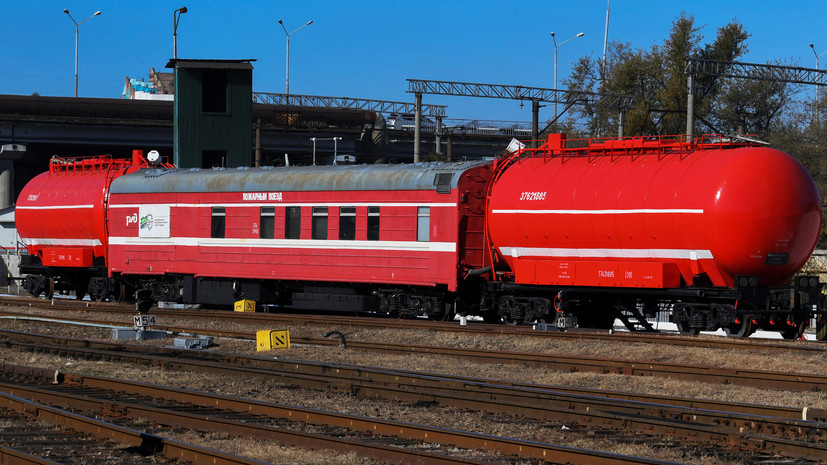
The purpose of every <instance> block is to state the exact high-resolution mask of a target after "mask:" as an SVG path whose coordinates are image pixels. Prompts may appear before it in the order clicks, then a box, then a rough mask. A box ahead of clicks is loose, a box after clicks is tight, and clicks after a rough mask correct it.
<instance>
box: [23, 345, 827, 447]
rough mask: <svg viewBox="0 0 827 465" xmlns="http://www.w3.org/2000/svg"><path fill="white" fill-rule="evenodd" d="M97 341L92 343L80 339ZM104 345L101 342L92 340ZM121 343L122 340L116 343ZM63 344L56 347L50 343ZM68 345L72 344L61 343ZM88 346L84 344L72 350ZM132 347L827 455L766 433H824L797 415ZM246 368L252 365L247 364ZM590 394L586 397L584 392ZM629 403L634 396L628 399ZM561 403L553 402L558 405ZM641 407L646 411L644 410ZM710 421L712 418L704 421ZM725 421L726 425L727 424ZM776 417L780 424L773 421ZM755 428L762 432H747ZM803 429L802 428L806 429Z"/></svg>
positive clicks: (217, 367)
mask: <svg viewBox="0 0 827 465" xmlns="http://www.w3.org/2000/svg"><path fill="white" fill-rule="evenodd" d="M79 342H81V343H89V342H88V341H79ZM91 344H93V345H98V346H99V345H101V344H100V343H91ZM43 346H44V342H42V341H41V342H38V343H35V344H32V346H31V347H32V349H33V350H37V349H41V348H42V347H43ZM113 346H117V345H114V344H113ZM143 349H148V350H149V351H150V352H153V353H159V352H160V351H159V349H157V348H149V347H145V348H143ZM48 350H55V349H48ZM59 350H65V349H59ZM72 350H81V349H72ZM82 350H83V351H85V352H87V353H89V354H91V355H95V354H96V353H97V354H101V356H104V355H103V354H105V353H106V351H103V350H98V349H82ZM128 350H130V349H129V348H127V347H123V346H121V347H120V348H119V349H118V352H119V354H118V356H119V357H127V359H129V360H132V361H136V362H137V361H139V360H140V361H143V362H146V361H148V360H150V359H153V358H154V359H155V362H156V363H161V364H164V366H167V367H168V368H171V369H175V368H181V369H203V370H205V371H210V372H212V373H214V374H225V373H226V374H231V373H232V374H240V373H242V372H243V373H244V374H245V375H247V376H249V375H260V376H266V377H268V378H269V379H272V377H273V376H274V375H276V374H279V375H281V376H283V377H284V378H285V380H286V382H287V383H288V384H294V385H300V386H307V387H311V388H321V389H332V388H336V389H338V390H342V389H347V390H350V391H352V392H359V393H360V394H364V395H368V396H370V395H374V396H378V397H384V398H392V399H400V400H405V401H410V402H417V401H432V402H439V403H441V404H448V405H454V406H457V407H460V408H468V409H474V410H479V409H483V410H489V411H495V412H502V413H507V414H510V415H522V416H526V417H529V418H538V419H554V420H556V421H567V422H568V421H570V422H575V423H578V424H599V425H604V426H611V427H614V428H617V429H630V430H633V431H641V432H647V433H648V432H656V433H658V434H661V435H671V436H680V437H685V438H687V439H699V438H700V439H703V440H705V441H707V442H710V443H714V444H721V443H724V444H737V445H738V446H739V447H741V448H746V449H760V450H762V451H769V452H772V453H784V454H789V455H793V456H797V457H811V456H818V455H820V454H827V446H821V445H812V444H810V443H807V442H804V441H794V440H789V439H785V438H779V437H770V436H764V435H761V434H760V433H764V432H770V433H773V432H774V433H775V434H779V432H780V434H782V435H784V434H789V433H790V432H793V433H795V432H796V431H799V430H800V431H802V432H803V433H804V434H809V435H811V436H813V437H822V436H823V430H824V425H823V424H815V423H813V422H804V421H802V422H796V421H794V420H789V419H763V418H758V417H755V416H746V418H744V416H741V417H739V416H737V415H729V416H723V418H721V417H722V415H721V414H720V412H711V413H707V412H703V411H699V410H696V409H685V410H684V411H683V412H677V413H676V412H674V410H676V409H678V408H677V407H673V406H664V405H651V406H647V405H644V404H643V403H637V404H638V405H627V406H626V408H625V411H624V409H623V408H621V407H620V406H619V404H620V403H621V401H618V400H606V399H603V398H597V400H594V399H592V400H589V399H576V401H575V399H573V397H572V396H570V395H569V396H568V397H566V396H563V397H562V398H561V395H560V394H559V393H554V392H549V391H544V390H543V389H542V388H541V387H534V388H522V387H515V386H509V385H505V384H496V383H490V382H485V380H477V381H476V382H473V381H469V380H468V379H467V378H466V379H464V378H460V377H453V378H452V377H447V376H439V375H431V376H423V375H421V374H410V373H404V372H401V371H398V370H378V369H372V368H369V367H358V366H357V367H352V366H347V365H336V364H324V363H318V362H312V363H308V362H299V361H292V360H272V359H269V358H262V357H251V356H238V355H232V356H228V357H223V356H222V355H221V354H216V353H208V352H207V353H199V352H192V351H190V352H187V351H177V350H172V351H168V353H170V354H171V355H174V356H183V355H184V354H185V353H186V354H189V355H190V356H195V357H198V358H200V359H201V360H190V361H184V360H180V359H170V358H169V357H162V356H158V355H153V356H140V355H139V354H134V353H132V354H127V353H124V352H125V351H128ZM222 358H225V359H226V360H225V361H226V362H227V363H229V364H230V366H228V365H226V364H224V365H222V364H217V363H210V362H209V361H208V360H212V361H215V360H216V359H222ZM242 366H244V367H243V368H242ZM581 397H585V396H581ZM626 402H629V401H626ZM552 404H553V405H552ZM641 412H644V414H642V413H641ZM704 421H705V422H707V423H706V424H704V423H703V422H704ZM719 423H720V424H719ZM773 423H775V424H773ZM744 431H755V432H756V433H758V434H747V433H744ZM798 434H802V433H798Z"/></svg>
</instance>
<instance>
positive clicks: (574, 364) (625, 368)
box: [168, 327, 827, 391]
mask: <svg viewBox="0 0 827 465" xmlns="http://www.w3.org/2000/svg"><path fill="white" fill-rule="evenodd" d="M168 328H172V327H168ZM205 333H211V334H216V335H228V334H230V333H231V332H228V331H217V332H215V331H205ZM235 334H238V333H235ZM249 337H250V338H252V334H250V336H249ZM294 341H296V342H304V343H312V344H325V343H324V342H322V340H320V339H311V338H304V339H301V338H299V339H294ZM348 344H349V347H350V348H359V349H363V350H374V351H382V352H397V353H403V354H410V353H415V354H431V355H440V356H452V357H461V358H463V359H470V360H477V361H481V362H484V363H512V364H530V365H532V366H540V367H545V368H549V369H553V370H558V371H586V372H597V373H604V374H605V373H615V374H622V375H632V376H655V377H664V378H673V379H682V380H688V381H700V382H706V383H712V384H734V385H740V386H752V387H759V388H764V389H775V390H789V391H827V375H817V374H807V373H789V372H771V371H762V370H747V369H737V368H720V367H710V366H703V365H688V364H674V363H666V362H655V361H635V360H626V359H609V358H599V357H583V356H577V357H572V356H561V355H551V354H535V353H528V352H506V351H498V352H497V351H490V350H481V349H467V348H453V347H432V346H420V345H410V344H406V345H403V344H385V343H370V342H349V343H348Z"/></svg>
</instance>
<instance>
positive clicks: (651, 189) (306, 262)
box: [18, 134, 824, 338]
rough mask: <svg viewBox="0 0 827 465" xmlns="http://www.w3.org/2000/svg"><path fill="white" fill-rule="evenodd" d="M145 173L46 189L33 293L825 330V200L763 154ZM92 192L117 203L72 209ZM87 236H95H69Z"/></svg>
mask: <svg viewBox="0 0 827 465" xmlns="http://www.w3.org/2000/svg"><path fill="white" fill-rule="evenodd" d="M136 160H137V159H136ZM55 163H57V162H55ZM64 163H66V162H64ZM73 163H86V164H89V163H93V162H89V161H75V162H73ZM94 163H97V162H94ZM95 166H98V165H95ZM135 166H136V168H135V169H127V170H124V169H123V168H118V170H115V171H114V172H113V170H112V169H110V168H104V167H103V164H101V165H100V168H99V169H96V170H63V171H61V170H57V171H54V172H51V173H50V174H49V177H41V178H36V179H35V180H33V181H32V183H31V184H30V185H29V186H27V187H26V189H25V190H24V191H23V193H22V194H21V197H20V200H19V202H18V211H23V212H26V213H24V214H23V215H22V216H20V215H18V218H19V220H18V222H19V223H21V222H22V223H23V224H19V225H18V228H19V230H20V235H21V238H23V240H24V242H25V243H26V244H27V246H28V247H29V249H30V253H31V254H32V255H31V257H32V258H31V260H30V262H29V263H28V265H26V266H24V270H25V271H26V272H28V273H29V276H28V277H27V278H26V287H27V289H28V290H30V291H31V292H32V293H35V294H38V293H42V292H44V291H46V292H47V294H48V293H49V291H50V290H52V289H54V287H55V286H56V287H58V288H60V287H65V288H73V289H76V290H77V292H78V293H79V294H81V295H83V294H85V293H86V292H89V293H90V295H91V296H92V297H93V298H96V299H103V298H108V297H111V296H113V295H117V294H120V293H121V292H122V290H128V292H124V293H126V294H130V293H133V292H135V291H137V295H138V297H139V298H140V300H141V301H142V302H141V303H142V305H143V306H148V305H149V303H151V302H154V301H173V302H181V303H203V304H218V305H227V304H231V303H232V302H234V301H235V300H238V299H240V298H250V299H253V300H256V301H258V302H260V303H262V304H272V305H279V306H283V307H285V308H295V309H324V310H333V311H337V310H338V311H346V312H356V313H373V312H380V313H386V314H389V315H392V316H420V315H427V316H429V317H431V318H446V317H452V316H453V313H454V312H459V313H461V314H466V315H480V316H482V317H483V318H484V319H485V320H486V321H506V322H509V323H521V322H526V321H548V322H555V323H556V324H557V325H558V326H559V327H561V328H566V327H573V326H581V327H593V328H608V327H611V325H612V324H613V322H614V320H615V318H620V319H621V321H623V322H624V324H626V326H627V327H629V328H630V329H634V330H640V329H644V330H652V327H651V326H649V324H648V323H647V322H646V317H649V316H653V315H655V314H657V313H659V312H668V313H670V314H671V318H672V320H673V321H674V322H675V323H677V325H678V327H679V329H680V330H681V332H683V333H687V334H695V333H697V332H698V331H701V330H715V329H718V328H724V329H725V330H726V331H727V332H728V333H729V334H731V335H737V336H747V335H749V334H750V333H751V332H753V331H754V330H755V329H759V328H761V329H770V330H778V331H780V332H781V334H782V335H783V336H784V337H787V338H797V337H800V336H801V334H802V332H803V331H804V329H805V328H806V327H807V325H808V322H809V321H810V318H812V317H814V316H823V315H824V310H823V305H822V302H821V299H822V298H821V293H820V291H821V288H822V284H821V283H819V282H818V279H816V278H813V277H809V276H803V277H801V276H800V277H797V278H796V279H795V281H794V282H793V284H792V285H791V284H789V281H790V279H791V278H792V277H793V275H794V274H795V273H796V272H797V271H798V270H799V269H800V268H801V266H802V265H803V264H804V262H805V261H806V260H807V258H808V257H809V255H810V254H811V253H812V251H813V249H814V247H815V244H816V240H817V238H818V233H819V230H820V224H821V207H820V200H819V196H818V192H817V190H816V188H815V185H814V183H813V181H812V178H811V177H810V175H809V174H808V173H807V172H806V170H804V168H802V167H801V165H800V164H799V163H798V162H796V161H795V160H794V159H793V158H792V157H790V156H788V155H786V154H784V153H782V152H780V151H777V150H774V149H771V148H767V147H764V146H760V145H757V144H751V143H743V142H738V141H733V140H729V139H725V138H722V137H720V136H704V137H699V138H695V139H693V140H690V141H687V140H683V139H682V138H680V137H675V138H669V137H636V138H628V139H608V140H607V139H602V140H578V141H573V140H566V138H565V135H561V134H553V135H551V136H549V139H548V140H547V141H545V142H544V143H543V144H542V145H541V146H540V147H539V148H538V149H523V150H520V151H519V152H516V153H513V154H510V155H509V156H506V157H503V158H500V159H498V160H496V161H494V162H464V163H424V164H415V165H354V166H337V167H332V166H326V167H323V166H312V167H287V168H242V169H213V170H176V169H171V168H170V167H167V166H164V167H161V166H147V165H146V163H144V162H143V161H139V162H137V163H135ZM72 176H75V177H78V178H83V177H84V176H86V177H89V178H90V179H94V180H95V181H94V182H91V183H90V184H89V185H90V186H91V187H90V188H91V191H94V192H95V195H98V193H99V194H101V195H103V198H104V199H105V201H104V202H97V201H96V202H92V203H89V202H86V201H85V200H83V199H84V198H85V197H87V196H91V195H92V194H91V193H81V194H79V195H80V199H78V198H75V197H71V196H69V197H67V196H65V195H63V194H60V193H59V192H56V191H57V190H58V189H62V186H65V185H67V184H66V183H67V182H68V181H66V180H65V179H68V178H70V177H72ZM73 182H74V183H77V182H78V181H73ZM79 190H80V191H82V190H83V188H79ZM87 205H88V207H87ZM87 208H88V209H89V210H88V211H87ZM56 213H65V214H66V215H67V220H66V221H61V222H55V221H52V220H51V219H50V218H54V217H55V214H56ZM90 218H91V219H90ZM21 220H22V221H21ZM75 221H92V222H93V223H94V224H95V225H96V228H92V229H93V230H94V233H92V232H90V231H86V230H83V231H80V230H78V231H75V230H67V229H66V226H65V225H63V224H64V223H72V222H75ZM101 231H103V233H101ZM76 256H81V257H83V258H82V259H79V260H78V259H74V258H72V259H69V258H68V257H76ZM54 257H64V259H60V258H58V259H55V258H54ZM90 265H91V266H90Z"/></svg>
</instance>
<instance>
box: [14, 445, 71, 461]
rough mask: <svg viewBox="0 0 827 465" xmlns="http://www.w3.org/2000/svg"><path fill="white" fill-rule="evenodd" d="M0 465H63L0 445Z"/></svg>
mask: <svg viewBox="0 0 827 465" xmlns="http://www.w3.org/2000/svg"><path fill="white" fill-rule="evenodd" d="M0 464H3V465H63V464H61V463H58V462H55V461H54V460H49V459H45V458H43V457H37V456H34V455H30V454H27V453H25V452H22V451H19V450H17V449H12V448H11V447H8V446H3V445H0Z"/></svg>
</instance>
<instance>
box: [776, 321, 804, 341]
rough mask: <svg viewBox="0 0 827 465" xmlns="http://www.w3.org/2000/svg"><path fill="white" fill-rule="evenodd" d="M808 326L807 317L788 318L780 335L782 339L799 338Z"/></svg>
mask: <svg viewBox="0 0 827 465" xmlns="http://www.w3.org/2000/svg"><path fill="white" fill-rule="evenodd" d="M809 326H810V320H809V318H799V317H794V318H790V319H789V320H788V321H787V324H786V326H784V329H782V330H781V331H780V332H781V337H783V338H784V339H801V337H802V336H804V331H806V330H807V328H808V327H809Z"/></svg>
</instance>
